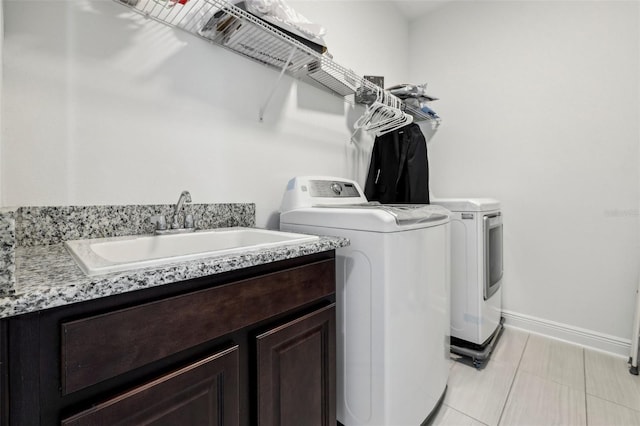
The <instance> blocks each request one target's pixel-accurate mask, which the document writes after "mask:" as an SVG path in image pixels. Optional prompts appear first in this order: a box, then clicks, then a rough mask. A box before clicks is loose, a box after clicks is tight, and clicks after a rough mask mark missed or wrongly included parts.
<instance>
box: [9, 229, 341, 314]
mask: <svg viewBox="0 0 640 426" xmlns="http://www.w3.org/2000/svg"><path fill="white" fill-rule="evenodd" d="M347 245H349V241H348V240H347V239H346V238H340V237H320V239H319V240H317V241H313V242H308V243H303V244H297V245H286V246H280V247H275V248H266V249H259V250H250V251H246V252H241V253H233V254H229V255H225V256H214V257H208V258H203V259H198V260H191V261H186V262H178V263H171V264H166V265H164V266H160V267H159V266H155V267H149V268H142V269H134V270H130V271H126V272H117V273H111V274H105V275H99V276H93V277H90V276H87V275H85V274H84V272H82V270H80V268H79V267H78V265H77V264H76V262H75V261H74V260H73V258H72V257H71V255H70V254H69V253H68V252H67V250H66V248H65V247H64V245H63V244H62V243H59V244H51V245H41V246H28V247H18V248H16V250H15V277H16V280H15V281H16V283H15V294H12V295H7V296H3V297H0V318H6V317H10V316H14V315H20V314H26V313H30V312H36V311H39V310H42V309H47V308H53V307H57V306H63V305H67V304H71V303H77V302H82V301H87V300H92V299H97V298H100V297H105V296H111V295H116V294H120V293H125V292H128V291H134V290H140V289H144V288H149V287H154V286H159V285H163V284H171V283H175V282H179V281H184V280H189V279H193V278H198V277H203V276H208V275H214V274H219V273H223V272H228V271H233V270H237V269H242V268H247V267H251V266H256V265H261V264H265V263H271V262H276V261H280V260H285V259H291V258H295V257H300V256H305V255H309V254H314V253H320V252H323V251H329V250H334V249H337V248H340V247H345V246H347Z"/></svg>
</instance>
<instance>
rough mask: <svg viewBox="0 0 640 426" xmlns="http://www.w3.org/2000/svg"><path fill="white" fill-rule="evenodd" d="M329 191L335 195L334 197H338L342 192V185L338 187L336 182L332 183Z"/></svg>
mask: <svg viewBox="0 0 640 426" xmlns="http://www.w3.org/2000/svg"><path fill="white" fill-rule="evenodd" d="M331 190H332V191H333V192H334V193H335V194H336V195H340V193H341V192H342V185H340V184H339V183H337V182H333V183H332V184H331Z"/></svg>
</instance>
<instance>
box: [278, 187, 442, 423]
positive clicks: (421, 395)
mask: <svg viewBox="0 0 640 426" xmlns="http://www.w3.org/2000/svg"><path fill="white" fill-rule="evenodd" d="M280 228H281V229H282V230H283V231H295V232H303V233H312V234H318V235H332V236H341V237H346V238H348V239H349V240H350V245H349V246H348V247H344V248H340V249H338V250H337V251H336V269H337V270H336V282H337V291H336V305H337V333H336V335H337V338H336V339H337V342H336V347H337V354H336V360H337V417H338V421H339V422H341V423H342V424H344V425H346V426H362V425H366V426H369V425H394V426H395V425H419V424H421V423H423V422H424V421H425V420H426V419H427V418H428V417H429V415H430V414H431V413H432V412H433V410H434V409H435V408H436V407H437V406H438V404H439V403H440V402H441V401H442V397H443V396H444V392H445V390H446V386H447V380H448V375H449V328H450V323H449V316H450V311H449V306H450V300H449V280H450V263H449V254H450V247H449V238H450V236H449V212H448V211H447V210H446V209H443V208H441V207H438V206H431V205H393V206H391V205H380V204H379V203H367V200H366V198H365V197H364V195H363V192H362V190H361V189H360V187H359V186H358V184H357V183H356V182H354V181H350V180H347V179H340V178H332V177H298V178H294V179H292V180H291V181H290V182H289V184H288V186H287V190H286V192H285V195H284V199H283V203H282V212H281V216H280Z"/></svg>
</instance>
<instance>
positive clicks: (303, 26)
mask: <svg viewBox="0 0 640 426" xmlns="http://www.w3.org/2000/svg"><path fill="white" fill-rule="evenodd" d="M245 4H246V5H247V11H249V12H251V13H253V14H254V15H256V16H258V17H260V18H263V19H266V20H267V21H270V22H271V23H273V24H275V25H278V26H281V27H283V28H284V29H286V30H289V31H291V30H297V31H299V32H301V33H302V34H301V35H302V36H303V37H305V38H307V39H309V40H311V41H313V42H315V43H318V44H320V45H323V46H324V45H325V44H324V40H322V37H323V36H324V35H325V34H326V30H325V29H324V27H323V26H322V25H319V24H314V23H312V22H311V21H309V20H308V19H307V18H305V17H304V16H303V15H301V14H299V13H298V12H296V11H295V10H294V9H293V8H292V7H291V6H289V5H288V4H287V3H286V2H285V1H284V0H245ZM274 21H275V22H274Z"/></svg>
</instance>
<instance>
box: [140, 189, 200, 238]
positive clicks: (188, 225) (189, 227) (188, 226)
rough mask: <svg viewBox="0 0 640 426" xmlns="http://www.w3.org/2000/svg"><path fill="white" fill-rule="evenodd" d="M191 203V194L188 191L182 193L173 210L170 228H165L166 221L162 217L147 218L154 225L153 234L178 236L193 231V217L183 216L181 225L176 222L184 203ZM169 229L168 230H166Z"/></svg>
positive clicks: (189, 215)
mask: <svg viewBox="0 0 640 426" xmlns="http://www.w3.org/2000/svg"><path fill="white" fill-rule="evenodd" d="M190 202H191V194H189V191H182V193H181V194H180V198H178V202H177V203H176V205H175V207H174V208H173V222H172V223H171V226H170V227H167V220H166V218H165V216H164V215H154V216H151V217H150V218H149V221H150V222H151V223H152V224H154V225H155V233H156V234H158V235H160V234H178V233H181V232H193V231H194V230H195V226H194V222H193V215H191V214H185V215H184V222H183V225H180V222H178V215H179V213H180V211H181V210H182V207H183V206H184V203H190ZM167 228H169V229H167Z"/></svg>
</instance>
